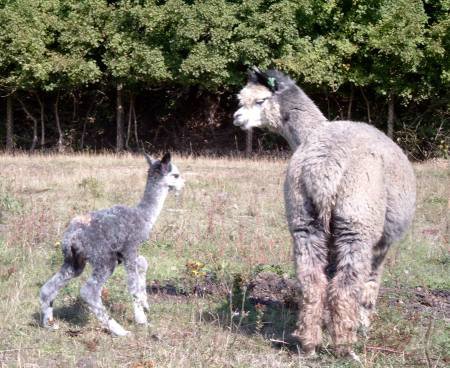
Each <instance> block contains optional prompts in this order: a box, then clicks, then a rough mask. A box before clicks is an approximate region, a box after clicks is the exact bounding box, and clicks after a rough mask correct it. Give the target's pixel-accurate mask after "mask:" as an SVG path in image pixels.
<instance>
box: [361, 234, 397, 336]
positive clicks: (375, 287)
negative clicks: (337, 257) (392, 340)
mask: <svg viewBox="0 0 450 368" xmlns="http://www.w3.org/2000/svg"><path fill="white" fill-rule="evenodd" d="M389 246H390V242H388V241H387V240H386V237H385V236H383V238H382V239H381V241H380V242H379V243H378V244H377V245H376V246H375V247H374V248H373V250H372V264H371V269H372V271H371V272H370V274H369V276H368V278H367V280H366V282H365V283H364V287H363V290H362V293H361V309H360V312H359V328H360V332H361V333H362V334H363V335H364V336H366V337H367V334H368V332H369V328H370V323H371V318H372V315H373V313H374V312H375V305H376V301H377V297H378V292H379V289H380V282H381V275H382V273H383V264H384V258H385V256H386V253H387V251H388V249H389Z"/></svg>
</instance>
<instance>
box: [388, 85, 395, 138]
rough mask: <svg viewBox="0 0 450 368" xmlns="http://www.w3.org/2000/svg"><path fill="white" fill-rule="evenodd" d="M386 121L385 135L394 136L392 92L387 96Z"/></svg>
mask: <svg viewBox="0 0 450 368" xmlns="http://www.w3.org/2000/svg"><path fill="white" fill-rule="evenodd" d="M388 99H389V100H388V121H387V135H388V137H389V138H391V139H393V138H394V117H395V111H394V94H393V93H392V92H390V93H389V97H388Z"/></svg>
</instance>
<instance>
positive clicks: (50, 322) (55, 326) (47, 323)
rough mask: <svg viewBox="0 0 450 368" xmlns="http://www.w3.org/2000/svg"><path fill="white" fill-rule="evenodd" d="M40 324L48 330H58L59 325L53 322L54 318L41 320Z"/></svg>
mask: <svg viewBox="0 0 450 368" xmlns="http://www.w3.org/2000/svg"><path fill="white" fill-rule="evenodd" d="M42 326H43V327H44V328H46V329H47V330H49V331H56V330H59V325H58V324H57V323H56V322H55V320H54V319H51V320H47V321H43V322H42Z"/></svg>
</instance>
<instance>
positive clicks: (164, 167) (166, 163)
mask: <svg viewBox="0 0 450 368" xmlns="http://www.w3.org/2000/svg"><path fill="white" fill-rule="evenodd" d="M170 160H171V156H170V152H167V153H166V154H164V156H163V158H162V159H161V172H162V173H163V174H164V175H165V174H168V173H169V171H170V169H171V167H170Z"/></svg>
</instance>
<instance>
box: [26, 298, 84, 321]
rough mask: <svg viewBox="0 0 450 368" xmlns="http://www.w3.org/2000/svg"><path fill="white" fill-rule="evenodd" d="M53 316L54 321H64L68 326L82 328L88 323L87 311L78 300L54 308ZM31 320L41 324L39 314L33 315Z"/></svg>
mask: <svg viewBox="0 0 450 368" xmlns="http://www.w3.org/2000/svg"><path fill="white" fill-rule="evenodd" d="M53 316H54V318H55V319H56V320H59V321H64V322H66V323H67V324H69V325H72V326H78V327H83V326H85V325H87V323H88V321H89V310H88V309H87V308H86V306H85V305H84V302H83V301H82V300H81V299H80V298H77V299H76V300H75V301H74V302H73V303H72V304H70V305H63V306H61V307H56V308H55V309H54V310H53ZM33 319H34V320H35V322H36V323H37V324H38V325H40V324H41V314H40V313H34V314H33Z"/></svg>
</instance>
